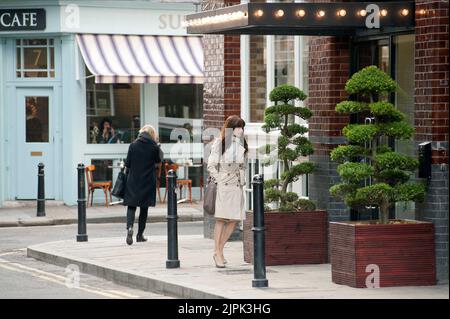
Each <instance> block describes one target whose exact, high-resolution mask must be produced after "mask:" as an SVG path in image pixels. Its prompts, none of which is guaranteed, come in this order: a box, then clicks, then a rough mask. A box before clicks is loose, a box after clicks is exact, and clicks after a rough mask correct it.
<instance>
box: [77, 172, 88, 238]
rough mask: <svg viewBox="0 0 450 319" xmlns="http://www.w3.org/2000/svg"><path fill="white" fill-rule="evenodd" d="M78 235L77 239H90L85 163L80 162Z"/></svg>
mask: <svg viewBox="0 0 450 319" xmlns="http://www.w3.org/2000/svg"><path fill="white" fill-rule="evenodd" d="M77 170H78V201H77V202H78V235H77V241H88V235H87V233H86V186H85V181H84V164H78V168H77Z"/></svg>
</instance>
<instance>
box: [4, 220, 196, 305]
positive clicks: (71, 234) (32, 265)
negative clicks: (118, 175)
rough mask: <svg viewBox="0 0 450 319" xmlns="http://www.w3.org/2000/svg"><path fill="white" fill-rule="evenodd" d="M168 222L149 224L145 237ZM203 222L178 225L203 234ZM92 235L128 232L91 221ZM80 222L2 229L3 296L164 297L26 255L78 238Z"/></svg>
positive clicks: (184, 231)
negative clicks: (31, 248)
mask: <svg viewBox="0 0 450 319" xmlns="http://www.w3.org/2000/svg"><path fill="white" fill-rule="evenodd" d="M166 227H167V224H166V223H151V224H147V228H146V230H145V236H152V235H156V236H161V235H165V234H166ZM202 229H203V223H202V222H185V223H179V224H178V231H179V234H180V235H193V234H202ZM87 233H88V236H89V237H90V238H94V237H96V238H101V237H120V236H124V240H125V235H126V230H125V225H122V224H91V225H88V227H87ZM76 234H77V225H65V226H48V227H47V226H37V227H12V228H0V299H78V298H82V299H98V298H101V299H135V298H148V299H161V298H168V297H166V296H162V295H159V294H155V293H151V292H146V291H141V290H137V289H132V288H128V287H123V286H120V285H117V284H114V283H112V282H109V281H106V280H104V279H100V278H97V277H95V276H91V275H86V274H82V273H80V274H78V273H77V272H74V269H66V268H63V267H58V266H54V265H50V264H47V263H44V262H40V261H37V260H35V259H32V258H28V257H27V256H26V247H27V246H29V245H33V244H39V243H44V242H49V241H57V240H66V239H70V238H75V236H76Z"/></svg>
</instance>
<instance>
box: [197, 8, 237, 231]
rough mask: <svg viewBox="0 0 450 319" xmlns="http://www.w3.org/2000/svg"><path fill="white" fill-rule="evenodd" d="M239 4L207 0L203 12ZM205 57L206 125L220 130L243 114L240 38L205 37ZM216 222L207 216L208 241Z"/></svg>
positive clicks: (204, 124)
mask: <svg viewBox="0 0 450 319" xmlns="http://www.w3.org/2000/svg"><path fill="white" fill-rule="evenodd" d="M239 3H240V1H239V0H223V1H222V2H221V3H219V1H217V0H204V1H203V3H202V10H211V9H214V8H218V7H220V6H224V5H232V4H239ZM203 54H204V77H205V82H204V84H203V126H204V128H219V129H220V128H221V127H222V125H223V123H224V122H225V119H226V118H227V117H228V116H230V115H240V114H241V65H240V36H239V35H204V36H203ZM205 174H207V172H206V168H205V171H204V176H206V175H205ZM205 180H206V179H205ZM214 222H215V219H214V217H211V216H209V215H208V214H206V213H204V223H203V225H204V236H205V237H206V238H213V235H214ZM236 238H240V232H239V231H236V232H235V233H234V234H233V236H232V239H236Z"/></svg>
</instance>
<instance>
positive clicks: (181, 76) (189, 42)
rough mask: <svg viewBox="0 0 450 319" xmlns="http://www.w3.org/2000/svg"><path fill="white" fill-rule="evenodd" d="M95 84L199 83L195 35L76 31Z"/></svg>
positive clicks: (199, 59) (199, 57) (199, 46)
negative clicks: (115, 33)
mask: <svg viewBox="0 0 450 319" xmlns="http://www.w3.org/2000/svg"><path fill="white" fill-rule="evenodd" d="M76 38H77V42H78V46H79V48H80V51H81V54H82V56H83V58H84V62H85V63H86V66H87V67H88V69H89V71H91V73H92V74H93V75H94V76H95V82H96V83H203V47H202V40H201V37H198V36H151V35H110V34H77V36H76Z"/></svg>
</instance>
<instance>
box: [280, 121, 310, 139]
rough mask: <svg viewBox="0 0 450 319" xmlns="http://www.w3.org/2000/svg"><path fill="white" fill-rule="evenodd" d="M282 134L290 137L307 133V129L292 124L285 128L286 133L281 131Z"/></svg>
mask: <svg viewBox="0 0 450 319" xmlns="http://www.w3.org/2000/svg"><path fill="white" fill-rule="evenodd" d="M283 133H284V135H285V136H287V137H292V136H294V135H297V134H305V133H308V128H307V127H306V126H303V125H300V124H296V123H294V124H290V125H288V126H286V132H283V131H282V134H283Z"/></svg>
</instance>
